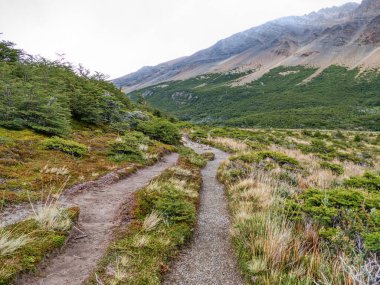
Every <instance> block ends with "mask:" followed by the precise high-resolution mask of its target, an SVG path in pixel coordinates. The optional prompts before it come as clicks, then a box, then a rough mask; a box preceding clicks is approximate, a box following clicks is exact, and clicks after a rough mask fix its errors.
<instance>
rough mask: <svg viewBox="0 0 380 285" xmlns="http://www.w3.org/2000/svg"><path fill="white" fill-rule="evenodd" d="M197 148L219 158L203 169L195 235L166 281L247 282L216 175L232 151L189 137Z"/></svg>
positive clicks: (199, 284) (193, 284)
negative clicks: (235, 248)
mask: <svg viewBox="0 0 380 285" xmlns="http://www.w3.org/2000/svg"><path fill="white" fill-rule="evenodd" d="M186 143H187V146H189V147H191V148H193V149H194V150H195V151H196V152H198V153H202V152H205V151H212V152H213V153H214V154H215V160H213V161H210V162H208V164H207V166H206V167H205V168H204V169H203V170H202V177H203V189H202V192H201V196H200V207H199V212H198V221H197V227H196V230H195V233H194V238H193V240H192V242H191V243H190V245H189V246H188V247H186V248H185V249H184V250H183V251H182V252H181V253H180V254H179V256H178V258H177V260H176V261H175V262H174V263H173V265H172V266H171V268H170V270H169V272H168V273H167V274H166V276H165V277H164V282H163V283H164V284H165V285H177V284H178V285H243V284H245V283H244V282H243V280H242V278H241V275H240V273H239V271H238V268H237V261H236V258H235V253H234V251H233V248H232V246H231V241H230V235H229V229H230V221H229V213H228V207H227V198H226V196H225V192H224V188H223V186H222V185H221V184H220V183H219V182H218V180H217V178H216V174H217V170H218V167H219V165H220V163H221V162H222V161H223V160H225V159H226V158H227V157H228V155H227V154H226V153H225V152H222V151H220V150H218V149H215V148H210V147H207V146H203V145H200V144H197V143H193V142H190V141H188V140H186Z"/></svg>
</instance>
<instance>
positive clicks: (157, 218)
mask: <svg viewBox="0 0 380 285" xmlns="http://www.w3.org/2000/svg"><path fill="white" fill-rule="evenodd" d="M161 221H162V217H161V214H160V213H158V212H157V211H153V212H152V213H150V215H148V216H146V217H145V219H144V222H143V225H142V228H143V230H144V231H146V232H150V231H152V230H154V229H155V228H156V227H157V225H158V224H159V223H160V222H161Z"/></svg>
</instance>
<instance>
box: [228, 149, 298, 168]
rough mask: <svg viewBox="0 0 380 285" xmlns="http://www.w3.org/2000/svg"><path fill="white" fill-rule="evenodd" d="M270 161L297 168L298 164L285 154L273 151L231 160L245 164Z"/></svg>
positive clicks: (242, 155) (239, 156)
mask: <svg viewBox="0 0 380 285" xmlns="http://www.w3.org/2000/svg"><path fill="white" fill-rule="evenodd" d="M267 158H269V159H271V160H273V161H275V162H276V163H278V164H279V165H280V166H286V165H288V166H293V167H295V166H299V162H298V161H297V160H296V159H294V158H292V157H289V156H287V155H286V154H283V153H280V152H275V151H259V152H247V153H242V154H239V155H236V156H233V157H232V158H231V160H241V161H243V162H245V163H258V162H261V161H263V160H265V159H267Z"/></svg>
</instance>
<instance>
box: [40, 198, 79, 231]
mask: <svg viewBox="0 0 380 285" xmlns="http://www.w3.org/2000/svg"><path fill="white" fill-rule="evenodd" d="M33 218H34V219H35V220H36V221H37V222H38V223H39V224H40V226H41V227H42V228H43V229H45V230H58V231H67V230H68V229H70V227H71V226H72V221H71V219H70V217H69V216H68V215H67V213H66V212H65V211H64V209H60V208H59V207H58V206H57V205H55V204H50V205H47V206H42V207H40V208H37V209H34V216H33Z"/></svg>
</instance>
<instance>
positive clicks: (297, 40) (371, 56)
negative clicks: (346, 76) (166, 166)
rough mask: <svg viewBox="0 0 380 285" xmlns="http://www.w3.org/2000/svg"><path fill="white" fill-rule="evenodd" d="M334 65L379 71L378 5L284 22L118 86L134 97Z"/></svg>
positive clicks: (374, 0) (369, 1) (370, 2)
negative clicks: (210, 76) (282, 69)
mask: <svg viewBox="0 0 380 285" xmlns="http://www.w3.org/2000/svg"><path fill="white" fill-rule="evenodd" d="M297 65H304V66H312V67H316V68H317V71H316V72H315V74H314V75H312V76H311V78H312V77H313V76H315V75H317V74H320V73H321V71H322V70H324V69H325V68H327V67H328V66H331V65H341V66H345V67H349V68H355V67H359V68H364V69H371V68H374V67H378V66H380V0H363V2H362V3H361V4H360V5H359V4H356V3H348V4H345V5H343V6H341V7H332V8H326V9H322V10H320V11H318V12H313V13H311V14H308V15H305V16H297V17H285V18H281V19H278V20H274V21H271V22H268V23H266V24H264V25H261V26H258V27H254V28H251V29H249V30H246V31H244V32H241V33H238V34H235V35H233V36H231V37H229V38H226V39H223V40H221V41H219V42H217V43H216V44H215V45H213V46H212V47H210V48H208V49H205V50H201V51H199V52H197V53H195V54H193V55H191V56H187V57H183V58H179V59H175V60H172V61H169V62H165V63H162V64H159V65H157V66H154V67H143V68H142V69H140V70H138V71H137V72H135V73H132V74H129V75H126V76H124V77H121V78H118V79H116V80H114V83H115V84H116V85H117V86H120V87H123V89H124V91H126V92H130V91H133V90H137V89H141V88H144V87H147V86H151V85H154V84H157V83H160V82H165V81H173V80H184V79H188V78H192V77H195V76H197V75H201V74H206V73H224V72H227V71H231V70H233V71H236V72H246V71H249V72H248V73H249V74H248V75H246V76H244V77H240V78H239V79H238V80H236V81H235V82H234V83H233V84H234V85H244V84H246V83H249V82H252V81H254V80H255V79H257V78H260V77H261V76H262V75H263V74H265V73H267V72H268V71H269V70H270V69H272V68H275V67H278V66H297Z"/></svg>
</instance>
